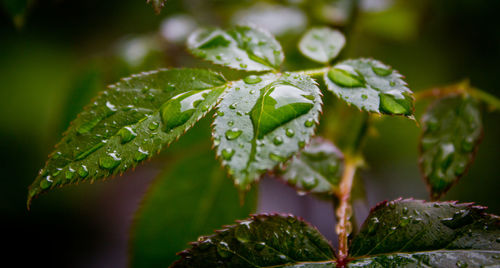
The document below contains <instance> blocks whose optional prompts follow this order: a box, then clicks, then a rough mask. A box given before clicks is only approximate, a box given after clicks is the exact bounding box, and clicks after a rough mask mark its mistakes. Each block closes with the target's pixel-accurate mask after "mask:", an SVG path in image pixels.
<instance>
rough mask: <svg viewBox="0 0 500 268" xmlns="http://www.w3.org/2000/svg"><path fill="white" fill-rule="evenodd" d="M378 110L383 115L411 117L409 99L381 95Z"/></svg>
mask: <svg viewBox="0 0 500 268" xmlns="http://www.w3.org/2000/svg"><path fill="white" fill-rule="evenodd" d="M379 109H380V112H382V113H385V114H401V115H411V113H412V102H411V99H410V98H405V97H403V98H399V96H397V95H392V94H386V93H381V94H380V104H379Z"/></svg>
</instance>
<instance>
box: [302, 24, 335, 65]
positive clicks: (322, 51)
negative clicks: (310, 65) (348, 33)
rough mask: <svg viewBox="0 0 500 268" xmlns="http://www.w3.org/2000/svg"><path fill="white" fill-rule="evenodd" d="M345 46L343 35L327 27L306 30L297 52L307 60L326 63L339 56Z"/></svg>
mask: <svg viewBox="0 0 500 268" xmlns="http://www.w3.org/2000/svg"><path fill="white" fill-rule="evenodd" d="M344 45H345V37H344V35H343V34H342V33H341V32H339V31H337V30H333V29H330V28H328V27H317V28H312V29H310V30H308V31H307V32H306V33H305V34H304V36H303V37H302V39H300V42H299V50H300V52H302V54H304V56H306V57H308V58H309V59H311V60H313V61H316V62H319V63H328V62H330V61H331V60H333V59H334V58H335V57H337V55H338V54H339V52H340V50H342V48H343V47H344Z"/></svg>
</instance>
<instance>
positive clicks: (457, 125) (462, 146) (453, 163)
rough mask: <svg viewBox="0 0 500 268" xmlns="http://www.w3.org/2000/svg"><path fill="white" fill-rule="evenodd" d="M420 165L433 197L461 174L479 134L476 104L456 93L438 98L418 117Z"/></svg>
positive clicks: (479, 121)
mask: <svg viewBox="0 0 500 268" xmlns="http://www.w3.org/2000/svg"><path fill="white" fill-rule="evenodd" d="M422 125H423V133H422V136H421V139H420V166H421V170H422V172H423V175H424V177H425V179H426V181H427V184H428V185H429V188H430V190H431V195H432V197H433V198H439V197H440V196H441V195H443V194H444V193H446V191H447V190H448V189H450V187H451V186H452V185H453V184H455V183H456V182H457V181H458V179H459V178H460V177H462V176H463V175H464V174H465V172H466V171H467V169H468V168H469V166H470V165H471V163H472V161H473V160H474V155H475V153H476V151H477V147H478V146H479V142H480V141H481V137H482V129H483V125H482V122H481V111H480V109H479V103H478V101H477V100H475V99H474V98H471V97H469V96H464V95H457V96H451V97H446V98H442V99H438V100H436V101H435V102H434V104H432V105H431V106H430V108H429V110H428V111H427V112H426V113H425V114H424V115H423V117H422Z"/></svg>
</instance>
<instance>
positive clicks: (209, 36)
mask: <svg viewBox="0 0 500 268" xmlns="http://www.w3.org/2000/svg"><path fill="white" fill-rule="evenodd" d="M188 48H189V50H190V51H191V53H193V54H194V55H196V56H198V57H201V58H203V59H205V60H207V61H210V62H212V63H214V64H219V65H223V66H227V67H230V68H233V69H238V70H244V71H270V70H276V69H279V67H280V65H281V63H282V62H283V59H284V55H283V51H282V49H281V46H280V44H279V43H278V41H276V39H274V37H273V36H272V35H271V34H269V33H267V32H265V31H263V30H261V29H257V28H253V27H249V26H236V27H234V28H232V29H230V30H228V31H223V30H221V29H218V28H206V29H199V30H198V31H196V32H194V33H193V34H191V36H190V37H189V38H188Z"/></svg>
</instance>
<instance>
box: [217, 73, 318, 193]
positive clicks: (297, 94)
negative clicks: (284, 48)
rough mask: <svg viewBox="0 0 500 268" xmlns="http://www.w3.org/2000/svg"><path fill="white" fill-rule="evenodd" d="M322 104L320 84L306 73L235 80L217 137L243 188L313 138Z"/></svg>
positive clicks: (221, 106) (219, 116) (219, 118)
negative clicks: (318, 85) (305, 74)
mask: <svg viewBox="0 0 500 268" xmlns="http://www.w3.org/2000/svg"><path fill="white" fill-rule="evenodd" d="M321 104H322V101H321V96H320V91H319V89H318V87H317V86H316V84H315V82H314V81H313V80H312V79H311V78H310V77H308V76H304V75H291V74H283V75H281V74H266V75H262V76H254V75H251V76H248V77H246V78H244V79H243V80H240V81H237V82H234V83H233V84H232V85H231V88H230V89H229V90H228V91H227V94H225V96H224V99H223V100H222V101H221V103H220V104H219V105H218V108H217V109H218V110H217V118H216V119H215V122H214V124H215V125H214V130H213V137H214V144H215V145H216V146H217V155H218V156H219V157H220V158H221V159H222V163H223V165H224V166H226V167H227V168H228V171H229V173H230V174H231V175H232V176H233V178H234V180H235V183H236V184H237V185H238V186H239V188H240V189H248V188H249V187H250V183H252V182H254V181H256V180H258V178H259V177H260V175H262V174H263V173H264V172H266V171H268V170H270V169H272V168H273V167H275V166H276V165H278V164H279V163H282V162H284V161H286V160H287V159H288V158H289V157H291V156H292V155H294V154H295V153H296V152H297V151H298V150H299V149H300V148H301V147H304V146H305V145H306V144H307V143H308V142H309V139H310V137H311V135H313V134H314V131H315V124H316V122H318V117H319V113H320V111H321Z"/></svg>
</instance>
